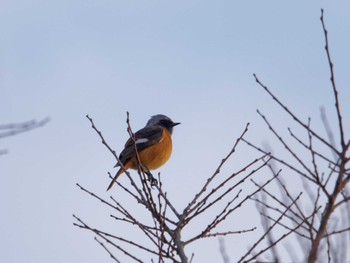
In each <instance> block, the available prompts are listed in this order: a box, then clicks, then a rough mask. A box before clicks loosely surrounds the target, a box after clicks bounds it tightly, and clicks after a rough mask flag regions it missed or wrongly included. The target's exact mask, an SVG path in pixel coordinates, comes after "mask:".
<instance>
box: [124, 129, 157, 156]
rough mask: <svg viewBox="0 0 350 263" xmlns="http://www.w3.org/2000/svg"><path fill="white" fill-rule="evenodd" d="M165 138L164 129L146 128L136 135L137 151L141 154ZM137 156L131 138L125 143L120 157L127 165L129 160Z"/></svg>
mask: <svg viewBox="0 0 350 263" xmlns="http://www.w3.org/2000/svg"><path fill="white" fill-rule="evenodd" d="M162 136H163V128H162V127H159V126H152V127H145V128H143V129H141V130H139V131H137V132H136V133H135V136H134V137H135V144H136V148H137V151H138V152H140V151H142V150H143V149H146V148H147V147H149V146H151V145H153V144H157V143H159V142H160V141H161V139H162ZM134 155H135V146H134V140H133V139H132V138H129V140H128V141H127V142H126V143H125V148H124V150H123V151H122V152H121V153H120V155H119V160H120V161H121V162H122V163H125V162H126V161H127V160H128V159H129V158H131V157H132V156H134Z"/></svg>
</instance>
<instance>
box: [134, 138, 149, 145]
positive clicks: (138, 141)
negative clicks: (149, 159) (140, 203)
mask: <svg viewBox="0 0 350 263" xmlns="http://www.w3.org/2000/svg"><path fill="white" fill-rule="evenodd" d="M145 142H148V139H146V138H140V139H137V140H136V142H135V143H136V144H138V143H145Z"/></svg>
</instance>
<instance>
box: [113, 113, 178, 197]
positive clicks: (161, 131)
mask: <svg viewBox="0 0 350 263" xmlns="http://www.w3.org/2000/svg"><path fill="white" fill-rule="evenodd" d="M179 124H180V123H179V122H173V121H172V120H171V119H170V118H169V117H167V116H165V115H162V114H158V115H155V116H152V117H151V119H150V120H149V121H148V122H147V124H146V126H145V127H144V128H142V129H141V130H139V131H137V132H136V133H135V134H134V139H133V138H129V139H128V140H127V142H126V143H125V146H124V150H123V151H122V152H121V153H120V155H119V161H120V162H121V163H122V164H123V166H122V167H120V169H119V171H118V172H117V174H116V175H115V176H114V178H113V180H112V182H111V183H110V185H109V186H108V188H107V191H108V190H109V189H111V188H112V186H113V185H114V183H115V181H116V180H117V179H118V177H119V175H121V174H122V173H123V172H124V171H126V170H128V169H129V168H131V169H135V170H137V169H138V160H137V155H138V157H139V161H140V165H141V167H143V168H145V169H146V171H149V170H154V169H157V168H159V167H161V166H162V165H163V164H165V163H166V162H167V161H168V160H169V158H170V155H171V151H172V141H171V134H172V132H173V127H174V126H176V125H179ZM134 140H135V142H134ZM135 145H136V148H137V155H136V151H135ZM116 166H120V164H119V163H118V164H117V165H116Z"/></svg>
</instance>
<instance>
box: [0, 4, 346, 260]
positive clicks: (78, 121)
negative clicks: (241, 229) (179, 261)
mask: <svg viewBox="0 0 350 263" xmlns="http://www.w3.org/2000/svg"><path fill="white" fill-rule="evenodd" d="M321 8H324V9H325V21H326V24H327V27H328V30H329V31H330V34H329V37H330V45H331V52H332V57H333V60H334V63H335V72H336V77H337V81H338V86H339V92H340V94H341V97H342V101H341V102H342V107H343V112H344V113H345V116H344V122H345V126H346V127H347V128H348V130H349V129H350V124H349V121H348V120H349V112H350V106H349V105H350V103H349V102H350V101H349V98H350V89H349V79H348V78H349V61H350V52H349V46H350V37H349V36H350V16H349V10H350V3H349V1H345V0H344V1H332V3H330V1H293V2H288V3H287V2H286V1H283V2H281V1H198V0H197V1H155V0H154V1H137V0H128V1H117V0H114V1H107V0H106V1H105V0H101V1H92V0H89V1H78V0H71V1H39V0H38V1H37V0H32V1H20V0H12V1H4V0H0V32H1V33H0V92H1V93H0V94H1V96H0V107H1V110H0V123H12V122H20V121H25V120H29V119H33V118H37V119H40V118H44V117H46V116H49V117H50V118H51V122H50V123H48V124H47V125H46V126H45V127H43V128H41V129H38V130H35V131H32V132H29V133H25V134H21V135H18V136H15V137H10V138H7V139H3V140H1V144H0V149H8V150H9V153H8V154H7V155H3V156H0V167H1V168H0V171H1V176H0V207H1V210H2V211H1V219H0V234H1V236H2V238H1V239H0V252H1V253H0V261H1V262H8V263H12V262H29V263H32V262H33V263H34V262H35V263H44V262H45V263H46V262H53V263H56V262H86V263H90V262H112V261H111V259H110V258H109V257H108V255H107V253H105V252H104V251H103V250H102V249H101V248H100V247H99V245H98V244H97V243H96V242H95V241H94V240H93V235H92V234H90V233H87V232H84V231H80V230H78V229H76V228H74V227H73V226H72V223H73V218H72V214H73V213H74V214H77V215H79V216H81V217H82V218H83V219H84V220H86V222H88V223H91V224H92V225H94V226H96V227H104V226H105V221H108V220H109V213H110V212H111V211H109V210H106V209H104V207H101V204H99V203H97V202H95V200H93V199H91V198H89V197H88V196H86V195H85V194H83V193H82V192H81V191H79V190H78V188H77V187H76V186H75V183H77V182H79V183H81V184H82V185H84V186H86V187H88V188H89V189H90V190H92V191H94V192H95V193H97V194H99V195H101V196H104V197H108V195H109V193H108V194H106V193H105V189H106V187H107V185H108V179H107V176H106V173H107V171H112V166H113V165H114V160H113V158H112V156H111V155H110V154H109V152H108V151H107V150H106V149H105V148H104V147H103V146H102V145H101V143H100V140H99V138H98V137H97V135H96V134H95V133H94V132H93V131H92V129H91V128H90V124H89V122H88V120H87V119H86V118H85V115H86V114H90V116H91V117H92V118H93V119H94V120H95V122H96V125H97V126H98V128H99V129H100V130H102V132H103V134H104V135H105V137H106V138H107V139H108V141H109V143H110V144H111V146H113V147H115V149H116V150H117V151H120V150H121V148H122V146H123V144H124V142H125V140H126V139H127V133H126V130H125V128H126V125H125V117H126V114H125V112H126V111H127V110H128V111H129V112H130V114H131V120H132V124H133V128H134V130H137V129H139V128H141V127H142V126H144V124H145V123H146V121H147V120H148V118H149V117H150V116H151V115H154V114H157V113H163V114H166V115H168V116H170V117H171V118H172V119H173V120H174V121H179V122H181V123H182V125H181V126H179V127H176V129H175V131H174V136H173V138H174V150H173V155H172V158H171V160H170V161H169V163H167V164H166V165H165V166H163V167H162V168H161V169H160V171H161V172H162V175H163V176H164V177H163V178H164V179H163V181H164V184H165V185H166V186H167V187H168V189H167V190H168V192H169V195H170V196H173V197H174V199H175V200H176V201H175V202H176V203H177V204H178V206H179V207H183V206H184V205H185V204H186V202H187V201H188V199H189V198H190V197H191V196H193V194H194V193H195V192H194V191H195V189H198V188H199V187H200V186H201V185H202V183H203V182H204V181H205V179H206V177H207V176H209V175H210V174H211V173H212V172H213V171H214V169H215V167H216V165H217V164H219V162H220V160H221V158H222V157H223V156H224V155H225V154H226V153H227V152H228V150H229V149H230V147H231V146H232V144H233V143H234V141H235V139H236V137H237V136H238V135H239V134H240V133H241V131H242V130H243V128H244V126H245V124H246V122H251V123H252V125H251V133H250V134H251V135H250V136H251V138H253V139H254V140H255V141H256V142H258V143H262V142H264V141H266V140H268V138H269V133H268V130H267V129H265V130H264V129H263V127H264V126H263V123H262V121H261V120H260V119H259V118H258V116H257V114H256V111H255V110H256V109H257V108H259V109H261V110H262V111H263V112H264V113H266V114H267V115H269V116H270V118H271V119H272V120H273V121H274V122H275V123H277V126H280V127H279V128H281V129H285V126H288V123H289V121H288V119H287V118H285V115H283V114H280V113H278V108H277V107H276V106H275V105H274V104H273V102H272V100H271V99H270V98H269V97H268V96H267V95H266V94H265V93H264V92H263V91H262V90H261V89H260V88H259V87H258V86H257V84H256V83H255V81H254V79H253V76H252V74H253V73H257V74H258V76H259V77H260V78H261V80H262V81H263V82H264V83H265V84H267V85H268V86H269V87H270V88H271V89H272V90H273V91H274V92H275V93H276V94H277V95H278V96H279V97H280V98H281V99H282V100H283V101H285V102H286V103H287V104H288V105H290V106H291V108H293V109H294V110H295V112H296V113H297V114H300V116H301V117H302V118H303V119H306V118H307V117H308V116H311V117H312V118H313V119H314V122H315V124H316V125H320V123H321V122H320V120H319V107H320V106H321V105H324V106H326V109H327V111H328V112H329V115H330V116H334V115H332V114H334V111H333V104H332V103H333V102H332V97H331V94H332V93H331V90H330V85H329V69H328V65H327V60H326V55H325V52H324V36H323V32H322V28H321V24H320V20H319V17H320V9H321ZM346 114H347V115H346ZM346 116H347V118H346ZM237 158H238V160H250V156H244V155H242V156H239V157H237ZM237 162H238V161H237ZM232 165H233V166H234V167H237V166H239V164H237V163H235V160H233V164H232ZM122 180H123V179H122ZM179 189H180V190H181V193H182V194H181V196H177V195H176V194H177V193H178V192H179ZM112 193H113V192H112ZM113 194H115V195H116V196H117V193H116V192H114V193H113ZM252 207H253V206H252ZM246 213H247V214H246V216H244V215H243V218H246V220H247V221H250V220H249V219H248V218H250V217H251V212H250V211H246ZM230 222H232V224H233V225H232V228H234V229H236V225H235V224H236V222H235V220H234V218H233V219H232V221H230ZM257 222H259V221H257ZM108 224H110V227H113V228H117V225H116V224H111V223H110V222H109V223H108ZM237 224H239V223H237ZM250 226H252V225H251V224H250V225H249V224H248V225H247V226H245V227H250ZM242 239H244V238H243V237H242V236H241V237H237V238H236V239H235V237H233V238H232V239H230V240H229V241H228V248H227V249H228V252H229V256H230V257H231V258H232V259H235V258H236V257H237V256H238V255H241V252H240V251H242V250H244V249H245V248H246V246H247V244H245V243H244V242H242ZM238 240H239V241H238ZM206 244H210V246H211V249H208V245H206ZM192 251H193V252H195V261H194V262H214V261H215V259H217V258H218V243H217V241H215V240H212V241H210V242H208V243H205V242H202V243H199V244H198V246H195V247H189V248H188V252H192ZM217 262H218V261H217Z"/></svg>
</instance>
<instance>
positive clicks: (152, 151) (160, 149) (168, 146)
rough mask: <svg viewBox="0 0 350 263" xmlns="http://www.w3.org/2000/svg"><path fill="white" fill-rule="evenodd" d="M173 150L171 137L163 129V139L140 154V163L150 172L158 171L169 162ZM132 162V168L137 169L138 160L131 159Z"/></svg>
mask: <svg viewBox="0 0 350 263" xmlns="http://www.w3.org/2000/svg"><path fill="white" fill-rule="evenodd" d="M172 149H173V146H172V142H171V136H170V134H169V133H168V131H167V130H165V129H163V137H162V139H161V140H160V141H159V142H158V143H157V144H154V145H152V146H150V147H148V148H146V149H144V150H142V151H141V152H139V153H138V154H139V158H140V162H141V164H142V165H143V166H145V167H146V168H147V169H148V170H154V169H157V168H159V167H161V166H162V165H163V164H165V163H166V162H167V161H168V160H169V158H170V155H171V152H172ZM130 162H131V165H130V168H132V169H137V160H136V158H134V157H133V158H131V160H130Z"/></svg>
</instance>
